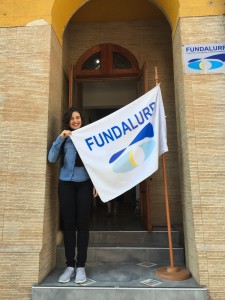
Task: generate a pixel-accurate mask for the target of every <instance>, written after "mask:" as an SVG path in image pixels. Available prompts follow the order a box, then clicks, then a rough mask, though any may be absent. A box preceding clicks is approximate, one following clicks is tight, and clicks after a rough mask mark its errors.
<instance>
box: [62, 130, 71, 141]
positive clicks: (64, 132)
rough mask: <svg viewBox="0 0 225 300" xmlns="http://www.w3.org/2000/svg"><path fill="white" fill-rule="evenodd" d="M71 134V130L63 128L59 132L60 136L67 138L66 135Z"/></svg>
mask: <svg viewBox="0 0 225 300" xmlns="http://www.w3.org/2000/svg"><path fill="white" fill-rule="evenodd" d="M70 135H71V131H70V130H63V131H62V132H61V134H60V136H61V137H62V138H64V139H65V138H67V137H68V136H70Z"/></svg>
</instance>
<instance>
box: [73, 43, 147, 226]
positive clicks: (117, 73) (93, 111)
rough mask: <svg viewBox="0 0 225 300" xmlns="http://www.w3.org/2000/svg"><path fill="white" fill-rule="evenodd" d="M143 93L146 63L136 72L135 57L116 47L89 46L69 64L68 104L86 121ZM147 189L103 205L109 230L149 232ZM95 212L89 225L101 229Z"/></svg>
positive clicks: (144, 89)
mask: <svg viewBox="0 0 225 300" xmlns="http://www.w3.org/2000/svg"><path fill="white" fill-rule="evenodd" d="M147 91H148V68H147V63H146V62H145V63H144V64H143V66H142V68H141V69H140V68H139V65H138V61H137V59H136V57H135V56H134V55H133V54H132V53H131V52H130V51H129V50H128V49H126V48H124V47H122V46H120V45H116V44H111V43H105V44H99V45H96V46H93V47H92V48H90V49H88V50H87V51H86V52H85V53H83V54H82V55H81V56H80V57H79V59H78V60H77V62H76V64H71V65H70V74H69V103H68V105H69V107H71V106H74V107H77V108H79V109H82V110H83V111H84V112H85V115H86V119H88V120H89V122H93V121H97V120H98V119H100V118H102V117H105V116H106V115H108V114H110V113H112V112H114V111H116V110H117V109H119V108H121V107H123V106H124V105H126V104H128V103H130V102H131V101H133V100H135V99H136V98H137V97H138V96H141V95H142V94H144V93H146V92H147ZM149 186H150V179H146V180H145V181H143V182H142V183H141V184H139V185H138V186H137V187H134V188H133V189H132V190H130V191H128V192H126V193H125V194H124V195H121V196H120V197H118V199H115V200H113V201H111V202H110V203H107V206H106V205H105V208H106V207H107V216H108V217H110V216H112V215H113V216H114V217H115V218H116V220H115V219H114V221H113V222H111V223H109V222H108V223H109V227H110V229H111V230H112V229H114V230H119V229H121V228H123V229H125V230H127V229H128V228H132V229H134V224H135V223H136V224H137V226H136V229H139V230H140V229H141V228H142V229H145V230H148V231H151V229H152V221H151V201H150V187H149ZM115 188H116V187H115ZM119 199H120V201H118V200H119ZM122 199H123V201H122ZM95 204H96V203H95ZM100 204H101V203H98V205H95V207H97V206H98V210H100V209H101V206H103V205H100ZM112 206H113V208H114V209H113V208H112ZM118 207H119V208H118ZM122 207H123V210H122ZM118 209H119V210H120V213H119V214H118ZM121 210H122V214H121ZM95 212H96V214H97V213H98V217H96V218H95V222H93V226H94V228H95V229H104V227H105V225H104V224H103V223H102V222H99V220H102V219H104V214H102V213H101V212H99V211H98V212H97V211H96V210H94V213H95ZM94 213H93V214H94ZM99 213H100V215H99ZM138 217H139V219H138ZM124 220H126V223H125V222H124ZM137 220H138V221H137ZM139 223H140V224H141V225H142V227H141V226H140V224H139ZM130 224H132V225H133V226H130ZM101 225H102V226H103V228H101Z"/></svg>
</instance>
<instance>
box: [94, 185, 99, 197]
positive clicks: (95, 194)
mask: <svg viewBox="0 0 225 300" xmlns="http://www.w3.org/2000/svg"><path fill="white" fill-rule="evenodd" d="M97 196H98V192H97V191H96V188H95V187H93V197H94V198H96V197H97Z"/></svg>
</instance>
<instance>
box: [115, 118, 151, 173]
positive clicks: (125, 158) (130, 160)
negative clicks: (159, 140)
mask: <svg viewBox="0 0 225 300" xmlns="http://www.w3.org/2000/svg"><path fill="white" fill-rule="evenodd" d="M153 137H154V130H153V126H152V124H151V123H148V124H147V125H145V127H144V128H143V129H141V130H140V132H139V133H138V134H137V135H136V137H135V138H134V139H133V140H132V142H131V143H130V144H129V145H128V147H126V148H124V149H122V150H120V151H118V152H116V153H114V154H113V155H112V156H111V158H110V160H109V163H110V164H113V166H112V169H113V171H114V172H115V173H126V172H129V171H131V170H133V169H134V168H136V167H138V166H140V165H141V164H142V163H143V162H145V161H146V159H147V158H148V157H149V156H150V155H151V153H152V151H153V150H154V147H155V141H154V140H151V138H153ZM143 140H145V141H144V142H143ZM122 154H123V155H122Z"/></svg>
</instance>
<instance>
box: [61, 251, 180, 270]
mask: <svg viewBox="0 0 225 300" xmlns="http://www.w3.org/2000/svg"><path fill="white" fill-rule="evenodd" d="M173 255H174V262H175V263H176V264H178V265H180V264H182V265H183V264H184V249H183V248H173ZM87 261H93V262H98V261H101V262H143V261H154V262H156V263H163V264H169V263H170V256H169V248H157V247H155V248H153V247H151V248H149V247H89V248H88V257H87ZM64 266H65V254H64V247H63V246H62V247H57V255H56V267H57V268H63V267H64Z"/></svg>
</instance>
